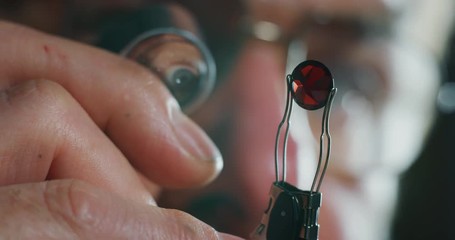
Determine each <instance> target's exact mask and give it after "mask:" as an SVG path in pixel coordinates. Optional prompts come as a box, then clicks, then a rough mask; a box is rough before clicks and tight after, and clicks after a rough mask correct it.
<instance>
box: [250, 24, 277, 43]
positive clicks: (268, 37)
mask: <svg viewBox="0 0 455 240" xmlns="http://www.w3.org/2000/svg"><path fill="white" fill-rule="evenodd" d="M253 34H254V37H256V38H257V39H260V40H264V41H268V42H276V41H278V40H279V39H280V37H281V29H280V27H279V26H278V25H276V24H275V23H272V22H268V21H259V22H256V23H254V25H253Z"/></svg>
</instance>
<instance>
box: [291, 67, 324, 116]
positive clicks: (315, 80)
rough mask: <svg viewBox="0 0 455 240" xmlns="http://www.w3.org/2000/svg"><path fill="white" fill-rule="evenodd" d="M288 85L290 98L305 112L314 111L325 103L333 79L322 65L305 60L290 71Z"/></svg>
mask: <svg viewBox="0 0 455 240" xmlns="http://www.w3.org/2000/svg"><path fill="white" fill-rule="evenodd" d="M290 85H291V86H290V87H291V94H292V97H293V98H294V101H295V102H296V103H297V104H298V105H300V106H301V107H303V108H305V109H307V110H316V109H319V108H322V107H324V106H325V104H326V103H327V99H328V97H329V94H330V91H331V90H332V89H333V78H332V74H331V73H330V70H329V69H328V68H327V67H326V66H325V65H324V64H322V63H320V62H318V61H315V60H307V61H304V62H302V63H300V64H299V65H297V67H295V69H294V71H292V74H291V82H290Z"/></svg>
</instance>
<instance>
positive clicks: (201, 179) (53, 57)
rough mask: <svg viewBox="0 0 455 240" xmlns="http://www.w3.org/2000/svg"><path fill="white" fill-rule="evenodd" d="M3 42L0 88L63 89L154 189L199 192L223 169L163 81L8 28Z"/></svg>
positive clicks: (97, 54) (78, 47)
mask: <svg viewBox="0 0 455 240" xmlns="http://www.w3.org/2000/svg"><path fill="white" fill-rule="evenodd" d="M0 39H1V42H2V43H3V44H2V46H3V47H0V61H1V62H2V64H0V72H1V73H2V75H3V78H4V79H6V81H0V88H1V89H5V88H8V87H10V86H12V85H15V84H19V83H21V82H23V81H26V80H28V79H36V78H46V79H50V80H52V81H55V82H57V83H58V84H60V85H62V86H63V87H64V88H65V89H66V90H67V91H68V92H69V93H70V94H71V95H72V96H73V97H74V98H75V99H76V100H77V101H78V102H79V103H80V105H81V106H82V107H83V108H84V109H85V111H86V112H87V113H88V114H89V116H90V117H91V118H92V119H93V121H94V122H95V123H96V124H97V125H98V126H99V127H100V128H101V129H103V130H104V131H105V133H106V134H107V135H108V136H109V137H110V139H111V140H112V141H113V142H114V143H115V145H116V146H117V147H118V148H119V149H120V150H121V151H122V152H123V154H125V156H126V157H127V158H128V159H129V160H130V161H131V163H132V165H133V166H134V167H136V168H137V169H139V170H140V171H141V172H142V173H143V174H144V175H145V176H147V177H148V178H149V179H151V180H152V181H154V182H155V183H157V184H160V185H164V186H168V187H186V186H192V185H199V184H204V183H206V182H207V181H209V180H211V179H212V178H214V177H215V176H216V175H217V174H218V172H219V171H220V170H221V168H222V160H221V156H220V153H219V151H218V150H217V149H216V147H215V146H214V144H213V143H212V141H211V140H210V139H209V138H208V137H207V135H206V134H205V133H204V132H203V131H202V130H201V129H200V128H198V127H197V126H196V125H195V124H194V123H193V122H192V121H191V120H190V119H188V118H187V117H186V116H185V115H184V114H182V112H181V111H180V109H179V107H178V104H177V102H176V101H175V99H174V98H173V97H172V96H171V95H170V94H169V92H168V91H167V89H166V87H165V86H164V85H163V84H162V83H161V82H160V79H159V78H158V77H157V76H156V75H153V74H152V73H151V72H149V71H147V70H146V69H144V68H142V67H141V66H139V65H138V64H135V63H134V62H131V61H129V60H127V59H124V58H121V57H119V56H116V55H113V54H111V53H108V52H105V51H102V50H99V49H96V48H93V47H90V46H86V45H83V44H79V43H76V42H72V41H69V40H65V39H61V38H58V37H54V36H50V35H47V34H44V33H40V32H37V31H34V30H31V29H28V28H25V27H21V26H17V25H14V24H10V23H5V22H2V23H0ZM18 63H20V64H18Z"/></svg>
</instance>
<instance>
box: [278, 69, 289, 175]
mask: <svg viewBox="0 0 455 240" xmlns="http://www.w3.org/2000/svg"><path fill="white" fill-rule="evenodd" d="M290 82H291V75H287V77H286V107H285V108H284V114H283V118H282V119H281V122H280V124H279V125H278V130H277V132H276V137H275V180H276V181H277V182H278V181H279V178H280V173H279V169H280V168H279V160H278V143H279V140H280V133H281V128H282V127H283V125H284V123H286V131H285V133H284V140H283V159H282V168H283V169H282V175H281V181H283V182H284V181H286V152H287V143H288V136H289V126H290V124H291V123H290V120H289V118H290V116H291V112H292V99H291V91H289V87H290Z"/></svg>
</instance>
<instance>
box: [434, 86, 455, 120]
mask: <svg viewBox="0 0 455 240" xmlns="http://www.w3.org/2000/svg"><path fill="white" fill-rule="evenodd" d="M438 108H439V110H440V111H441V112H443V113H453V112H455V83H453V82H451V83H445V84H444V85H443V86H442V87H441V89H440V90H439V93H438Z"/></svg>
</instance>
